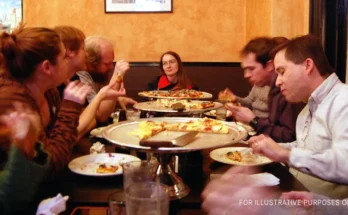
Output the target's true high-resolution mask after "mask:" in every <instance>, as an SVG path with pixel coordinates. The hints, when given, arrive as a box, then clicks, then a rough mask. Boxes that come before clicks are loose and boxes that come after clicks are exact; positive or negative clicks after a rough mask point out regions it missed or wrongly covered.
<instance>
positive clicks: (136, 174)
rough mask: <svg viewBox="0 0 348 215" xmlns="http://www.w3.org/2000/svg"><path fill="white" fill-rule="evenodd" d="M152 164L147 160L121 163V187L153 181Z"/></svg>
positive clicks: (125, 187)
mask: <svg viewBox="0 0 348 215" xmlns="http://www.w3.org/2000/svg"><path fill="white" fill-rule="evenodd" d="M153 166H154V165H153V164H152V163H151V162H149V161H130V162H126V163H124V164H122V169H123V189H124V190H126V189H127V188H128V186H129V185H132V184H134V183H140V182H153V181H154V176H155V175H154V174H153Z"/></svg>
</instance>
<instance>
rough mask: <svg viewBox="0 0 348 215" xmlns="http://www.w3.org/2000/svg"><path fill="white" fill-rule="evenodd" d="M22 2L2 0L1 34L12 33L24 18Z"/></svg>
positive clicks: (0, 11)
mask: <svg viewBox="0 0 348 215" xmlns="http://www.w3.org/2000/svg"><path fill="white" fill-rule="evenodd" d="M22 11H23V1H22V0H0V32H2V31H6V32H8V33H11V32H12V30H13V29H15V28H16V27H17V26H18V25H19V23H20V22H21V21H22V17H23V12H22Z"/></svg>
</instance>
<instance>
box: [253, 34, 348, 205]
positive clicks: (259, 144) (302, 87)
mask: <svg viewBox="0 0 348 215" xmlns="http://www.w3.org/2000/svg"><path fill="white" fill-rule="evenodd" d="M274 53H275V58H274V64H275V69H276V72H277V73H278V78H277V81H276V85H277V86H278V87H279V88H280V89H281V92H282V94H283V95H284V97H285V98H286V100H287V101H289V102H302V101H305V102H307V103H308V104H307V105H306V107H305V108H304V109H303V110H302V112H301V113H300V115H299V116H298V118H297V122H296V139H297V140H296V141H294V142H292V143H282V144H277V143H276V142H275V141H273V140H272V139H271V138H269V137H266V136H264V135H260V136H256V137H253V138H251V139H250V140H249V144H251V146H252V148H253V151H254V153H258V154H262V155H265V156H267V157H269V158H270V159H272V160H273V161H275V162H282V163H285V164H288V165H289V166H290V167H291V172H292V173H293V175H294V176H295V177H296V178H297V179H298V180H300V181H301V183H302V184H303V185H304V186H306V187H307V189H309V190H310V191H312V192H315V193H319V194H323V195H326V196H329V197H331V198H344V197H348V186H345V185H339V184H343V183H344V184H347V183H348V164H347V158H348V123H347V120H348V99H347V95H348V86H347V85H345V84H343V83H342V82H341V81H340V80H339V79H338V77H337V75H336V74H335V73H333V69H332V68H331V67H330V65H329V63H328V60H327V58H326V56H325V54H324V51H323V49H322V46H321V43H320V40H319V39H318V38H316V37H315V36H311V35H306V36H301V37H297V38H294V39H292V40H290V41H289V42H287V43H285V44H283V45H281V46H280V47H278V48H277V49H276V50H275V51H274ZM328 181H331V182H333V183H330V182H328ZM336 183H338V184H336Z"/></svg>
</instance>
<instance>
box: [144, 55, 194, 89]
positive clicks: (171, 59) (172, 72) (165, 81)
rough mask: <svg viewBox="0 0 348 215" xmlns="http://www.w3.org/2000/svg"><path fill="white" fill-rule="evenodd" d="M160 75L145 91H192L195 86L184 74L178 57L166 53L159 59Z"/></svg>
mask: <svg viewBox="0 0 348 215" xmlns="http://www.w3.org/2000/svg"><path fill="white" fill-rule="evenodd" d="M160 70H161V75H160V76H157V77H156V78H155V79H154V80H152V81H151V82H150V83H148V86H147V90H149V91H151V90H173V89H193V90H198V86H196V85H195V84H194V83H193V82H192V81H191V80H190V79H189V77H188V75H187V74H186V73H185V71H184V69H183V65H182V61H181V58H180V56H179V55H178V54H177V53H175V52H173V51H167V52H165V53H164V54H162V56H161V59H160Z"/></svg>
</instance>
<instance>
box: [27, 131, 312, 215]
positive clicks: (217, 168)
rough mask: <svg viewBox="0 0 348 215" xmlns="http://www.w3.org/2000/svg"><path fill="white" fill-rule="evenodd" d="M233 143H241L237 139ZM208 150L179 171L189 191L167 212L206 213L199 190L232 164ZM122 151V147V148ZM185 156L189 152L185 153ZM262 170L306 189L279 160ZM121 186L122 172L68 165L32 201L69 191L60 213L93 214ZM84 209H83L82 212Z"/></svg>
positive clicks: (80, 151) (81, 150)
mask: <svg viewBox="0 0 348 215" xmlns="http://www.w3.org/2000/svg"><path fill="white" fill-rule="evenodd" d="M95 141H96V139H95V138H89V137H84V138H82V139H81V140H80V141H79V143H78V144H77V146H76V147H75V148H74V150H73V153H72V158H71V159H74V158H76V157H80V156H82V155H86V154H88V153H89V149H90V147H91V145H92V143H93V142H95ZM98 141H100V142H102V143H104V144H105V146H106V147H105V148H106V152H110V153H111V152H112V153H115V152H116V153H117V152H119V150H120V149H119V148H118V147H117V146H116V145H114V144H111V143H109V142H107V141H106V140H103V139H98ZM235 146H244V147H245V144H243V143H237V144H235ZM210 151H211V149H210V150H202V151H200V152H199V154H200V155H201V157H202V159H201V161H200V162H199V163H198V164H194V165H192V164H191V162H190V164H187V165H185V164H183V167H185V168H181V170H182V171H181V172H180V168H179V172H178V174H179V175H180V176H181V177H182V178H183V180H184V181H185V183H186V184H187V185H188V186H190V190H191V191H190V193H189V194H188V195H187V196H186V197H184V198H182V199H177V200H172V201H171V202H170V214H190V215H194V214H197V215H199V214H205V213H204V212H203V211H202V209H201V204H202V198H201V193H202V191H203V190H204V187H205V186H206V184H207V183H208V182H209V181H210V180H211V175H212V174H214V175H215V176H216V175H217V174H220V173H222V172H223V171H224V170H225V169H228V168H229V167H230V166H231V165H226V164H222V163H219V162H216V161H213V160H212V159H211V158H210V157H209V152H210ZM122 152H124V151H122ZM188 156H190V154H189V153H188ZM260 170H261V171H262V172H269V173H271V174H273V175H274V176H276V177H278V178H279V179H280V183H279V185H278V186H277V189H279V190H280V191H284V192H286V191H291V190H297V191H307V189H306V188H305V187H304V186H303V185H302V184H301V183H300V182H299V181H298V180H297V179H296V178H295V177H293V175H292V174H291V173H290V172H289V170H288V168H287V167H286V166H284V165H282V164H280V163H271V164H267V165H263V166H261V168H260ZM119 190H123V178H122V174H121V175H116V176H108V177H92V176H84V175H79V174H76V173H73V172H71V171H70V170H69V169H68V167H67V168H65V169H64V170H62V171H61V172H60V173H59V174H58V175H57V176H56V177H54V179H50V180H46V181H44V182H43V183H42V184H41V185H40V186H39V188H38V191H37V193H36V195H35V198H34V201H33V204H32V205H34V206H35V205H36V206H37V204H38V203H39V202H40V201H41V200H43V199H46V198H49V197H53V196H56V195H57V194H58V193H61V194H62V195H68V196H69V200H68V202H67V209H66V211H65V212H63V213H62V214H63V215H64V214H74V215H78V214H93V213H88V212H87V211H91V210H92V211H93V210H96V211H99V212H96V213H94V214H105V215H106V214H107V208H108V196H109V195H110V194H111V193H112V192H115V191H119ZM84 211H85V212H84Z"/></svg>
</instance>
